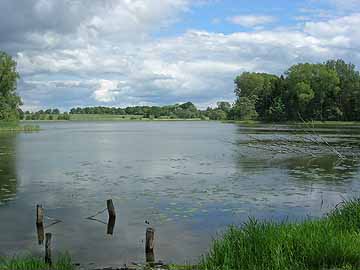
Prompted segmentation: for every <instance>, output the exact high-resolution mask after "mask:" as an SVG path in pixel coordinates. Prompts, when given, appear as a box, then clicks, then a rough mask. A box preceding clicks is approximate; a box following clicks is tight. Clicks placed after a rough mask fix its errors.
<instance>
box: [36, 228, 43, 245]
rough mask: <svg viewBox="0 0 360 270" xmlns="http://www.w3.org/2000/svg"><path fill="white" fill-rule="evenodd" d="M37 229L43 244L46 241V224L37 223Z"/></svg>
mask: <svg viewBox="0 0 360 270" xmlns="http://www.w3.org/2000/svg"><path fill="white" fill-rule="evenodd" d="M36 231H37V236H38V242H39V245H42V244H43V243H44V234H45V230H44V224H36Z"/></svg>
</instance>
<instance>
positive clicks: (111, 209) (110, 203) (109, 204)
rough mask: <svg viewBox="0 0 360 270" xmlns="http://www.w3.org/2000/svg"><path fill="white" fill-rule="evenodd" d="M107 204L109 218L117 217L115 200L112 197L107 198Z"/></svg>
mask: <svg viewBox="0 0 360 270" xmlns="http://www.w3.org/2000/svg"><path fill="white" fill-rule="evenodd" d="M106 204H107V210H108V213H109V218H111V217H113V218H116V214H115V207H114V204H113V201H112V200H111V199H110V200H107V202H106Z"/></svg>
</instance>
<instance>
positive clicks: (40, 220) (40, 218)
mask: <svg viewBox="0 0 360 270" xmlns="http://www.w3.org/2000/svg"><path fill="white" fill-rule="evenodd" d="M36 224H42V225H44V208H43V207H42V206H41V205H39V204H38V205H36Z"/></svg>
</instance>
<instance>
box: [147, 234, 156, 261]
mask: <svg viewBox="0 0 360 270" xmlns="http://www.w3.org/2000/svg"><path fill="white" fill-rule="evenodd" d="M154 246H155V230H154V229H153V228H147V229H146V243H145V255H146V262H147V263H154V262H155V254H154Z"/></svg>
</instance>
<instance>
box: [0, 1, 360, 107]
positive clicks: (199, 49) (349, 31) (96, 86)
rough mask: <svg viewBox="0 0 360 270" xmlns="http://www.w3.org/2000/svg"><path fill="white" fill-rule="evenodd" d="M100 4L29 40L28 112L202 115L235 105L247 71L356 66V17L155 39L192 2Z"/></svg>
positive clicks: (25, 57) (359, 17) (23, 89)
mask: <svg viewBox="0 0 360 270" xmlns="http://www.w3.org/2000/svg"><path fill="white" fill-rule="evenodd" d="M29 1H30V0H29ZM31 1H32V2H36V3H38V5H39V6H38V7H37V11H36V12H40V13H44V14H45V13H46V14H47V13H49V12H50V13H51V10H52V9H53V8H54V7H53V6H52V5H50V6H47V3H46V2H47V1H44V0H42V1H40V0H31ZM42 2H43V3H42ZM75 2H76V1H75ZM75 2H74V3H75ZM100 2H101V3H103V4H102V5H100V4H96V5H95V4H94V1H89V2H88V5H89V10H84V12H85V13H86V14H83V12H82V11H81V10H78V9H77V8H76V6H75V7H73V10H74V11H72V12H78V13H79V17H80V19H79V20H76V21H74V22H72V23H70V24H69V23H66V24H65V25H64V26H63V27H60V28H61V31H60V30H59V31H56V28H49V27H46V28H42V27H40V26H36V27H33V29H35V30H34V31H25V33H24V37H25V40H26V42H28V43H27V44H25V42H24V41H21V46H20V47H19V48H18V49H17V57H16V58H17V62H18V67H19V71H20V72H21V75H22V77H23V81H22V82H21V83H20V84H19V90H20V93H21V95H22V97H23V99H24V101H25V104H27V105H28V106H29V107H30V106H33V107H34V108H35V107H36V108H38V107H39V106H41V105H43V106H44V107H49V106H52V107H54V106H57V107H63V108H69V107H74V106H77V105H79V106H85V105H96V104H99V103H108V104H109V105H114V106H127V105H137V104H170V103H175V102H182V101H193V102H195V103H196V104H198V105H200V106H202V107H206V106H207V105H206V104H214V103H215V101H216V100H232V99H233V98H234V94H233V79H234V77H235V76H236V75H238V74H239V73H241V72H243V71H259V72H273V73H278V74H279V73H280V72H283V71H284V70H285V69H286V68H287V67H289V66H290V65H292V64H295V63H297V62H303V61H311V62H318V61H324V60H326V59H328V58H344V59H345V60H348V61H352V62H353V63H355V64H360V49H359V48H360V46H359V45H360V44H359V41H360V30H359V29H360V14H352V15H349V16H343V17H340V18H336V19H326V20H325V19H324V18H323V19H322V20H321V21H319V22H317V21H313V22H307V23H305V24H304V25H303V26H301V27H298V28H296V29H295V30H294V29H291V28H289V29H286V28H283V29H282V30H279V29H272V30H267V31H264V30H259V29H253V31H252V32H237V33H230V34H223V33H214V32H208V31H199V30H189V31H186V32H185V33H183V34H179V35H177V36H172V37H157V38H154V37H151V35H150V34H151V33H152V29H154V28H156V27H162V26H166V25H169V24H171V23H172V21H173V20H174V18H175V19H176V18H177V16H176V14H179V13H181V12H186V10H187V9H188V8H189V7H190V3H193V1H188V0H164V1H161V4H160V2H159V1H155V0H148V1H145V0H135V1H130V0H104V1H99V2H97V3H100ZM0 7H1V3H0ZM57 8H58V9H60V8H61V6H57ZM29 10H31V8H30V9H29ZM95 11H96V12H95ZM59 12H60V11H59ZM60 13H61V12H60ZM51 14H52V13H51ZM52 16H56V14H52ZM245 17H247V18H244V16H240V17H238V18H237V23H238V24H244V25H245V26H247V27H256V26H259V25H263V24H267V23H271V22H273V21H274V19H275V18H272V17H271V18H270V17H268V16H245ZM232 19H234V21H236V20H235V17H234V18H232ZM58 21H59V23H61V20H60V19H58ZM0 22H1V19H0ZM0 32H1V26H0ZM13 42H15V43H16V42H17V41H16V39H14V41H13ZM0 44H5V43H1V40H0ZM6 44H7V43H6ZM16 44H18V43H16Z"/></svg>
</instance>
